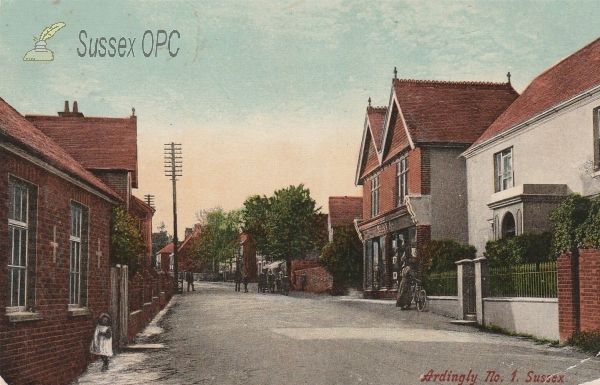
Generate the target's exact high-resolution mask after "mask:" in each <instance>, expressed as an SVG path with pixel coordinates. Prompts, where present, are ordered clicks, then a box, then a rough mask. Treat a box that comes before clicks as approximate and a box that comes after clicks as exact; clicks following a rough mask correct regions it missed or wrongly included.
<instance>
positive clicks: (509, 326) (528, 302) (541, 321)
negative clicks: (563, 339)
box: [483, 298, 560, 341]
mask: <svg viewBox="0 0 600 385" xmlns="http://www.w3.org/2000/svg"><path fill="white" fill-rule="evenodd" d="M483 321H484V324H485V325H490V324H491V325H496V326H500V327H501V328H503V329H506V330H510V331H514V332H517V333H524V334H531V335H534V336H536V337H538V338H544V339H549V340H556V341H558V340H559V338H560V335H559V332H558V299H556V298H484V299H483Z"/></svg>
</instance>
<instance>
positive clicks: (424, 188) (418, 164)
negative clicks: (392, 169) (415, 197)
mask: <svg viewBox="0 0 600 385" xmlns="http://www.w3.org/2000/svg"><path fill="white" fill-rule="evenodd" d="M408 193H409V194H430V193H431V160H430V150H429V149H428V148H427V147H416V148H415V149H414V150H411V151H409V152H408Z"/></svg>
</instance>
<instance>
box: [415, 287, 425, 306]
mask: <svg viewBox="0 0 600 385" xmlns="http://www.w3.org/2000/svg"><path fill="white" fill-rule="evenodd" d="M416 302H417V310H418V311H425V309H426V308H427V293H426V292H425V290H424V289H421V290H419V292H418V293H417V301H416Z"/></svg>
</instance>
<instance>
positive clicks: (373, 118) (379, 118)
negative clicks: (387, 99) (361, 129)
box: [367, 107, 387, 151]
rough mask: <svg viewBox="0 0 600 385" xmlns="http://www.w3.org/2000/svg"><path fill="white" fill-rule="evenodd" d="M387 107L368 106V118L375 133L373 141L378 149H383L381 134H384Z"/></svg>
mask: <svg viewBox="0 0 600 385" xmlns="http://www.w3.org/2000/svg"><path fill="white" fill-rule="evenodd" d="M386 113H387V107H367V119H369V126H370V127H371V132H372V133H373V141H374V144H375V148H376V149H377V151H381V135H383V123H384V122H385V114H386Z"/></svg>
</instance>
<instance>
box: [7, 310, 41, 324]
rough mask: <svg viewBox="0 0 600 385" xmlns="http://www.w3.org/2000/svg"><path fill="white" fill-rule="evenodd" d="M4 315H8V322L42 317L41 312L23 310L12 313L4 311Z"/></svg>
mask: <svg viewBox="0 0 600 385" xmlns="http://www.w3.org/2000/svg"><path fill="white" fill-rule="evenodd" d="M6 315H7V316H8V321H9V322H26V321H38V320H41V319H43V318H44V317H43V316H42V314H40V313H32V312H28V311H27V312H25V311H19V312H14V313H6Z"/></svg>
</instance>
